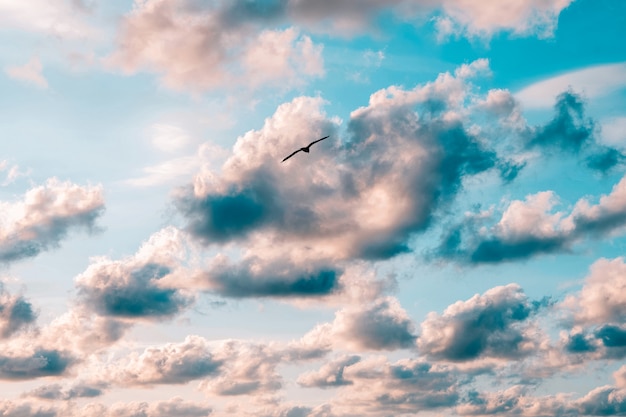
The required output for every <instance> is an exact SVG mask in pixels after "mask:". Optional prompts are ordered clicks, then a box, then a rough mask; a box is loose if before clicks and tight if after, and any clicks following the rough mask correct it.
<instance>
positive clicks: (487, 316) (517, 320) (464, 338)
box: [418, 284, 540, 361]
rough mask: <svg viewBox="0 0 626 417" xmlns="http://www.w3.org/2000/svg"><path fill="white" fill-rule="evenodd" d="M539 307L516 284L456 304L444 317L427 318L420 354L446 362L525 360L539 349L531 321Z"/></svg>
mask: <svg viewBox="0 0 626 417" xmlns="http://www.w3.org/2000/svg"><path fill="white" fill-rule="evenodd" d="M539 305H540V303H533V302H531V301H530V300H529V299H528V297H527V296H526V295H525V294H524V292H523V290H522V288H521V287H520V286H519V285H516V284H509V285H507V286H503V287H495V288H492V289H490V290H488V291H487V292H485V293H484V294H483V295H478V294H476V295H475V296H474V297H472V298H470V299H469V300H467V301H457V302H456V303H454V304H452V305H450V306H449V307H448V308H446V310H445V311H444V312H443V314H442V315H439V314H437V313H435V312H432V313H429V314H428V316H427V317H426V320H424V321H423V322H422V324H421V334H420V336H419V339H418V347H419V350H420V352H421V353H423V354H425V355H427V356H428V357H431V358H434V359H439V360H446V361H471V360H476V359H479V358H483V357H488V358H516V359H519V358H523V357H524V356H528V355H530V354H532V353H533V352H534V350H535V349H536V348H537V346H536V340H534V336H533V332H534V331H535V329H533V328H532V326H531V325H530V323H529V318H530V316H531V314H532V313H533V312H534V311H535V310H536V309H537V308H538V306H539Z"/></svg>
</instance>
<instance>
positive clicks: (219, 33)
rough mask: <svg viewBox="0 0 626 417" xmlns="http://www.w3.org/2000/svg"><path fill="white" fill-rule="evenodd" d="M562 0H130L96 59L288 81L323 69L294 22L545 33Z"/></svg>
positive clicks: (205, 81) (234, 81)
mask: <svg viewBox="0 0 626 417" xmlns="http://www.w3.org/2000/svg"><path fill="white" fill-rule="evenodd" d="M570 2H571V0H550V1H534V0H533V1H529V0H518V1H515V2H514V3H513V4H506V5H504V4H502V3H500V2H497V1H489V2H482V3H476V4H474V3H470V2H466V1H460V0H429V1H426V2H424V1H418V0H392V1H389V0H372V1H366V2H361V3H355V2H350V1H344V0H342V1H334V2H329V1H318V2H307V1H301V0H269V1H262V2H251V1H247V0H236V1H214V2H197V1H192V0H150V1H143V0H141V1H140V0H136V1H135V2H134V5H133V9H132V11H130V12H129V13H127V14H126V15H125V16H124V17H123V19H122V23H121V25H120V30H119V33H118V39H117V48H116V49H115V51H114V52H113V53H112V54H111V55H110V56H108V57H107V59H106V60H105V61H106V62H108V64H109V65H111V66H113V67H115V68H120V69H122V70H123V71H125V72H126V73H135V72H137V71H142V70H145V71H149V72H154V73H156V74H158V75H159V76H160V77H161V81H162V82H163V83H164V84H165V85H166V86H168V87H170V88H174V89H179V90H188V91H193V92H197V91H199V90H210V89H220V88H222V89H223V88H225V87H233V86H245V87H247V88H251V89H256V88H259V87H266V86H274V87H281V88H287V87H293V86H295V85H298V84H301V83H303V82H304V81H306V80H307V79H310V78H313V77H319V76H321V75H323V74H324V65H323V58H322V46H321V45H318V44H315V43H314V42H313V41H312V39H311V37H310V36H308V35H306V34H303V33H302V32H301V30H302V29H304V30H311V31H313V32H319V31H322V32H326V33H328V32H330V33H343V34H346V35H354V34H357V33H364V32H366V31H367V30H368V28H369V27H371V24H372V23H374V22H375V21H376V20H377V19H378V17H380V16H382V15H384V14H387V13H389V12H391V13H393V14H395V15H396V16H398V17H400V18H402V19H405V20H408V21H415V22H423V21H424V20H425V19H424V16H428V15H434V16H436V17H435V20H436V27H437V28H438V30H439V34H440V36H441V37H447V36H449V35H452V34H454V35H459V34H463V35H467V36H469V37H482V38H489V37H491V36H492V35H493V34H494V33H497V32H499V31H510V32H513V33H516V34H523V35H530V34H537V35H539V36H542V37H545V36H550V34H551V33H552V32H553V30H554V28H555V26H556V21H557V18H558V15H559V13H560V12H561V11H562V10H563V9H564V8H565V7H567V6H568V5H569V3H570ZM300 28H302V29H300ZM207 45H210V48H207Z"/></svg>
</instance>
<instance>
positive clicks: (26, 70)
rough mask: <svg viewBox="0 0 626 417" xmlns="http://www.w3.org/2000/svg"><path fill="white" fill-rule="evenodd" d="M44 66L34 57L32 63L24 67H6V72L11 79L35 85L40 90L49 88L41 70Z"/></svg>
mask: <svg viewBox="0 0 626 417" xmlns="http://www.w3.org/2000/svg"><path fill="white" fill-rule="evenodd" d="M42 69H43V66H42V65H41V61H40V60H39V58H37V57H33V58H32V59H31V60H30V61H28V62H27V63H26V64H24V65H22V66H10V67H6V68H5V70H4V72H5V73H6V74H7V75H8V76H9V77H11V78H13V79H15V80H19V81H23V82H26V83H29V84H33V85H35V86H37V87H39V88H44V89H46V88H48V81H47V80H46V79H45V77H44V76H43V74H42V73H41V70H42Z"/></svg>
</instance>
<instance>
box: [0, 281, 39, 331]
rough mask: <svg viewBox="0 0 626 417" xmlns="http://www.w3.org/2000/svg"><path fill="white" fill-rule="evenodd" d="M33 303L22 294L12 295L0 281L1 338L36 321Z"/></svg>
mask: <svg viewBox="0 0 626 417" xmlns="http://www.w3.org/2000/svg"><path fill="white" fill-rule="evenodd" d="M36 318H37V315H36V313H35V311H34V309H33V306H32V304H31V303H30V302H29V301H27V300H26V299H24V297H23V296H21V295H12V294H10V293H9V292H8V291H7V290H6V289H5V288H4V284H3V283H2V282H0V340H1V339H6V338H8V337H10V336H11V335H12V334H13V333H15V332H18V331H19V330H21V329H24V328H26V327H27V326H29V325H31V324H32V323H34V322H35V319H36Z"/></svg>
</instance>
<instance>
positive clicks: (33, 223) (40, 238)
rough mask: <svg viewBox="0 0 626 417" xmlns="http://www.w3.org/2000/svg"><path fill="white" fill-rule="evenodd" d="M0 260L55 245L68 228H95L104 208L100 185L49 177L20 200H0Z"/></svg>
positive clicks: (15, 257) (32, 252) (32, 254)
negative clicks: (0, 214)
mask: <svg viewBox="0 0 626 417" xmlns="http://www.w3.org/2000/svg"><path fill="white" fill-rule="evenodd" d="M0 208H1V209H2V212H3V213H4V216H3V219H2V222H1V223H0V262H3V263H8V262H13V261H17V260H20V259H24V258H29V257H34V256H36V255H38V254H39V253H40V252H42V251H45V250H48V249H50V248H51V247H56V246H59V244H60V242H61V240H63V239H64V238H65V237H66V235H67V234H68V232H69V231H70V230H72V229H81V228H82V229H87V230H88V231H90V232H91V231H93V230H95V228H96V225H95V221H96V219H97V218H98V217H99V216H100V215H101V214H102V212H103V210H104V198H103V195H102V187H100V186H86V187H81V186H79V185H75V184H72V183H70V182H60V181H58V180H57V179H55V178H52V179H49V180H48V181H46V183H45V184H44V185H42V186H39V187H35V188H33V189H31V190H29V191H27V192H26V194H24V198H23V200H22V201H18V202H15V203H8V202H0Z"/></svg>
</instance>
